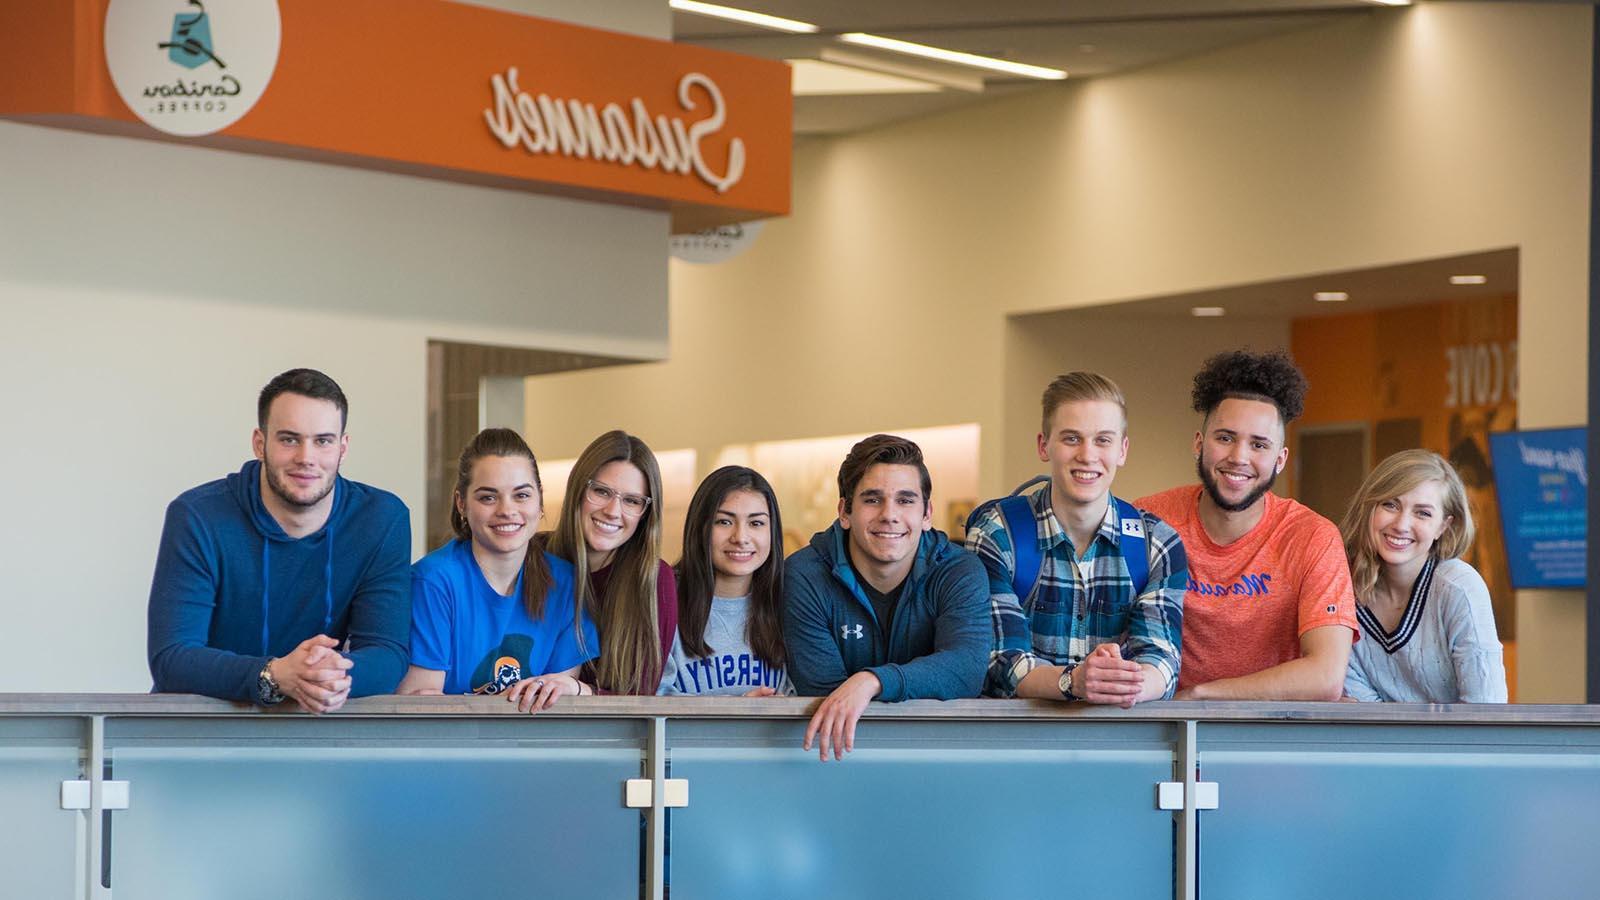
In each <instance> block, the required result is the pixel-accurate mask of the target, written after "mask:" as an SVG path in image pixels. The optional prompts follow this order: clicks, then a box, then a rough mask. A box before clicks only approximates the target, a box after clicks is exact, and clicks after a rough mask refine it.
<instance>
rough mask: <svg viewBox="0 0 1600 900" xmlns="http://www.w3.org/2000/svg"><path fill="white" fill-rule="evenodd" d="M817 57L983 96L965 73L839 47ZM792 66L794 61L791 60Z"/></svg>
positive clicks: (979, 84) (978, 79) (978, 80)
mask: <svg viewBox="0 0 1600 900" xmlns="http://www.w3.org/2000/svg"><path fill="white" fill-rule="evenodd" d="M818 55H819V56H821V57H822V61H823V62H827V63H835V64H837V65H841V66H849V67H850V68H852V69H866V70H867V71H869V72H882V73H883V74H885V75H896V76H899V77H901V78H911V79H915V80H916V81H925V82H927V83H929V84H937V85H940V86H941V87H947V88H954V89H956V90H958V91H968V92H970V93H973V94H981V93H983V77H982V76H980V75H969V74H967V73H965V72H952V71H950V70H949V69H946V68H943V67H940V66H924V65H919V64H917V63H914V62H896V61H890V60H887V59H883V58H882V57H878V56H873V55H872V54H870V53H858V52H856V51H854V50H845V49H843V48H839V47H823V48H822V50H821V51H819V52H818ZM790 63H791V64H793V60H790Z"/></svg>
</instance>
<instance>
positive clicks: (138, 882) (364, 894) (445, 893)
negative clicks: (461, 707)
mask: <svg viewBox="0 0 1600 900" xmlns="http://www.w3.org/2000/svg"><path fill="white" fill-rule="evenodd" d="M255 724H269V725H270V724H272V723H261V722H260V721H259V720H258V721H257V722H256V723H255ZM389 724H391V725H394V724H395V723H389ZM463 724H464V723H437V722H427V721H416V722H412V723H398V726H399V727H400V728H407V729H409V732H410V733H409V734H408V735H405V736H404V737H400V736H397V737H396V738H395V740H394V741H393V742H392V743H385V744H384V745H382V746H373V745H362V744H361V743H359V742H353V741H352V742H341V743H339V744H338V745H337V746H326V745H324V746H311V747H306V746H271V745H269V744H264V743H261V742H252V741H244V742H240V743H237V744H231V745H230V744H228V743H215V742H212V741H209V740H207V739H205V738H192V739H189V740H186V741H184V743H186V744H188V745H189V746H163V745H160V744H158V743H149V742H140V741H135V742H132V743H130V744H123V745H118V746H114V747H111V748H109V749H108V753H109V755H110V756H111V758H112V762H113V767H114V768H113V771H114V773H115V777H116V778H119V779H127V780H128V781H129V782H130V783H131V784H132V791H133V798H134V799H133V805H132V808H131V809H129V810H127V811H126V812H119V813H115V814H114V815H115V822H114V827H113V830H112V834H111V841H112V857H111V868H112V887H113V889H114V891H115V894H116V896H117V898H118V900H213V898H217V897H229V898H233V900H249V898H255V897H260V898H274V900H281V898H283V897H290V896H324V897H338V898H341V900H395V898H401V897H419V898H420V897H428V898H433V897H507V898H508V897H576V896H594V897H631V896H636V895H637V893H638V890H639V880H640V872H641V869H640V837H639V835H640V816H639V812H638V811H637V810H630V809H626V808H624V807H623V805H622V783H623V781H624V780H625V779H628V778H636V777H638V776H639V771H640V765H641V758H642V754H641V752H640V750H639V749H638V748H637V747H628V746H618V745H616V743H615V742H605V741H600V742H590V743H582V742H580V743H577V744H572V745H561V744H559V743H557V744H555V745H548V744H544V743H532V742H527V743H518V742H513V741H495V740H485V741H481V742H478V741H467V742H463V741H461V740H460V735H461V733H462V730H463V729H462V727H461V726H462V725H463ZM495 724H498V723H495ZM557 724H561V723H539V725H540V726H546V727H544V728H543V729H542V730H543V731H546V732H549V731H554V730H557V729H552V728H549V727H548V726H549V725H557ZM579 724H580V725H581V726H582V727H585V728H588V729H590V730H594V728H595V726H596V725H601V726H604V725H605V724H606V723H603V722H599V723H597V722H587V723H579ZM440 726H454V728H453V729H449V730H446V729H445V728H441V727H440ZM430 728H433V729H435V733H436V734H439V735H440V736H441V737H448V738H449V739H447V740H440V741H426V740H425V737H426V735H427V734H428V733H429V729H430ZM327 737H328V735H327V732H326V730H325V731H324V732H323V735H322V738H323V739H324V740H326V738H327ZM419 739H421V740H419ZM299 743H304V741H303V740H302V741H300V742H299Z"/></svg>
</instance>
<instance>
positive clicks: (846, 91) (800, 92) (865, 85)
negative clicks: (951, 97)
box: [788, 59, 943, 97]
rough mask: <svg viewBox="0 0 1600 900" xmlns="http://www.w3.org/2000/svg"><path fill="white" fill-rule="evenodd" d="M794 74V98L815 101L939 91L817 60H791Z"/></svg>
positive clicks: (919, 83) (896, 77) (922, 83)
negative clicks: (841, 97)
mask: <svg viewBox="0 0 1600 900" xmlns="http://www.w3.org/2000/svg"><path fill="white" fill-rule="evenodd" d="M788 63H789V67H790V68H791V69H793V70H794V95H795V96H796V97H817V96H830V95H858V94H935V93H938V92H939V91H941V90H943V88H942V87H940V86H939V85H937V84H931V83H929V82H926V81H921V80H918V79H915V78H906V77H905V76H902V75H890V74H888V73H885V72H870V71H867V70H866V69H857V68H855V67H853V66H841V65H839V64H837V63H831V62H826V61H824V60H820V59H791V60H788Z"/></svg>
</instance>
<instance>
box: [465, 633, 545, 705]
mask: <svg viewBox="0 0 1600 900" xmlns="http://www.w3.org/2000/svg"><path fill="white" fill-rule="evenodd" d="M532 654H533V637H532V636H530V635H526V634H508V635H506V636H505V637H504V638H503V639H502V640H501V641H500V644H499V646H497V647H495V648H494V649H492V650H490V651H489V652H488V653H486V654H484V656H483V661H482V662H480V663H478V667H477V668H476V669H473V670H472V682H471V683H472V692H473V693H474V694H498V693H500V692H501V691H504V690H505V689H507V688H509V687H511V686H512V685H513V684H516V683H517V682H518V681H520V680H521V679H522V673H523V672H526V671H527V669H528V658H529V657H530V656H531V655H532Z"/></svg>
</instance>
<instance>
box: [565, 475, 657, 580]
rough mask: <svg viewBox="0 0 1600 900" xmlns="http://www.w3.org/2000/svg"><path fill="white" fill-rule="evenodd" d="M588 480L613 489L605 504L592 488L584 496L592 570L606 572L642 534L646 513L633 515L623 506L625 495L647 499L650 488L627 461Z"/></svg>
mask: <svg viewBox="0 0 1600 900" xmlns="http://www.w3.org/2000/svg"><path fill="white" fill-rule="evenodd" d="M589 480H590V481H592V482H594V484H595V485H598V486H599V487H602V488H610V491H609V494H610V496H609V498H607V499H604V500H602V499H601V498H600V497H599V496H598V494H599V492H597V491H596V490H594V489H593V488H590V489H589V490H586V491H584V493H583V520H582V522H583V541H584V543H585V544H587V545H588V548H589V554H590V558H589V568H590V569H603V568H605V567H606V566H608V565H610V564H611V557H612V554H614V553H615V552H616V551H617V548H618V547H621V546H622V545H623V544H626V543H627V542H628V538H631V537H633V533H634V532H636V531H638V530H639V519H640V518H641V517H642V514H643V512H644V511H643V510H641V511H640V514H637V515H636V514H634V513H633V511H632V510H630V509H628V506H627V504H626V503H625V502H624V499H623V497H624V495H630V496H634V497H648V496H650V486H649V484H648V483H647V482H646V481H645V477H644V473H643V472H641V471H639V467H638V466H636V465H634V464H633V463H631V462H628V461H627V460H625V459H619V460H615V461H613V462H608V463H606V464H605V465H603V466H601V467H600V469H599V471H597V472H595V473H594V477H593V478H591V479H589Z"/></svg>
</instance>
